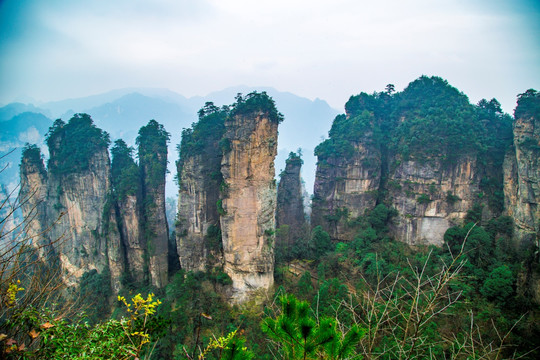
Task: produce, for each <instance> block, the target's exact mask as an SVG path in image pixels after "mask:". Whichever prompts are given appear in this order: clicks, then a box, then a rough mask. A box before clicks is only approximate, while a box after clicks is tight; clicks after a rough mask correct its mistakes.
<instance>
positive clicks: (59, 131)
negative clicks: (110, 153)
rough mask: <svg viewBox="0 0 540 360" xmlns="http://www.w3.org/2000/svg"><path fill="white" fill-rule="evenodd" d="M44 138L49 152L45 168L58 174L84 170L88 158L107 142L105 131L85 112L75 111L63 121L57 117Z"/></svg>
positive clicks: (107, 137) (87, 166)
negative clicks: (78, 112) (77, 112)
mask: <svg viewBox="0 0 540 360" xmlns="http://www.w3.org/2000/svg"><path fill="white" fill-rule="evenodd" d="M46 141H47V145H48V146H49V152H50V155H51V156H50V159H49V162H48V169H49V171H50V172H52V173H54V174H58V175H67V174H76V173H80V172H83V171H86V170H88V169H89V166H90V160H91V159H92V158H93V157H94V156H95V155H96V154H97V153H99V152H103V151H105V150H106V149H107V148H108V147H109V144H110V138H109V134H108V133H106V132H105V131H103V130H101V129H99V128H97V127H96V126H95V125H94V122H93V120H92V118H91V117H90V115H88V114H75V115H73V117H72V118H71V119H70V120H69V122H68V123H67V124H66V123H65V122H64V121H62V120H61V119H57V120H56V121H55V122H54V123H53V125H52V126H51V127H50V128H49V132H48V133H47V136H46Z"/></svg>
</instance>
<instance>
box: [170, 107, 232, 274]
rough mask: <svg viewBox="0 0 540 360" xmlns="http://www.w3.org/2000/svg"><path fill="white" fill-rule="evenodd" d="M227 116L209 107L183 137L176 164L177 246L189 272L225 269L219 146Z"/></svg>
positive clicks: (184, 266)
mask: <svg viewBox="0 0 540 360" xmlns="http://www.w3.org/2000/svg"><path fill="white" fill-rule="evenodd" d="M226 116H227V113H226V112H223V111H221V110H219V109H218V108H216V107H213V105H211V104H210V103H209V104H207V107H206V111H203V113H200V118H199V122H198V123H197V124H196V125H195V128H194V129H191V130H187V131H185V132H184V134H183V138H182V143H181V146H180V151H181V153H180V160H179V161H178V163H177V167H178V179H179V185H180V190H179V195H178V217H177V222H176V246H177V251H178V256H179V258H180V265H181V267H182V268H183V269H184V270H187V271H204V270H205V269H206V268H208V267H214V266H221V265H222V261H223V254H222V241H221V233H220V230H219V229H220V225H219V214H218V210H217V204H218V200H219V198H220V187H221V188H222V189H223V186H222V181H223V177H222V175H221V158H222V153H221V148H220V147H219V142H220V141H221V139H222V137H223V133H224V131H225V125H224V121H225V117H226ZM195 144H197V145H195ZM223 190H224V189H223Z"/></svg>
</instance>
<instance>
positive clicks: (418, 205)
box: [312, 76, 511, 245]
mask: <svg viewBox="0 0 540 360" xmlns="http://www.w3.org/2000/svg"><path fill="white" fill-rule="evenodd" d="M345 109H346V114H345V115H339V116H337V117H336V119H335V120H334V123H333V125H332V128H331V130H330V132H329V139H328V140H326V141H324V142H323V143H322V144H320V145H319V146H318V147H317V149H316V155H317V156H318V159H319V161H318V166H317V175H316V181H315V189H314V199H313V217H312V219H313V220H312V223H313V224H314V225H322V226H323V228H325V230H326V231H328V233H329V234H330V235H331V236H332V238H334V239H336V240H340V241H344V240H352V239H353V238H354V236H355V234H356V233H357V231H358V229H356V228H355V224H357V222H356V220H355V219H356V218H357V217H358V216H362V215H363V214H364V213H365V211H366V210H367V211H370V210H372V209H373V208H374V207H375V206H376V205H377V204H384V205H386V206H387V207H389V208H393V209H395V210H397V215H396V216H394V217H393V221H392V222H391V223H390V224H389V227H388V228H389V230H390V234H391V235H392V236H393V237H394V238H396V239H399V240H402V241H405V242H407V243H410V244H434V245H442V243H443V235H444V233H445V231H446V230H447V229H448V228H449V227H451V226H453V225H455V224H457V223H459V222H460V221H461V220H462V219H463V218H465V216H466V215H467V211H468V210H470V209H472V208H473V207H474V206H477V207H481V208H482V209H483V215H484V217H485V218H488V217H492V216H497V215H500V214H501V212H502V209H503V196H502V194H503V187H502V183H503V181H502V175H501V173H500V169H501V168H502V163H503V158H504V152H505V151H506V149H507V147H508V146H509V141H510V134H511V127H510V124H511V119H510V118H509V116H508V115H505V114H503V113H502V111H501V108H500V104H499V103H498V102H497V101H496V100H495V99H492V100H491V101H487V100H482V101H480V102H479V104H478V105H476V106H475V105H472V104H470V103H469V100H468V98H467V97H466V96H465V95H464V94H462V93H460V92H459V91H458V90H457V89H455V88H453V87H452V86H450V85H449V84H448V83H447V82H446V81H444V80H443V79H440V78H437V77H426V76H423V77H421V78H419V79H417V80H415V81H413V82H412V83H410V84H409V86H407V88H405V90H404V91H403V92H400V93H394V91H393V87H392V86H389V87H387V90H386V91H385V92H380V93H374V94H372V95H368V94H365V93H361V94H360V95H357V96H352V97H351V98H350V99H349V101H348V102H347V104H346V105H345Z"/></svg>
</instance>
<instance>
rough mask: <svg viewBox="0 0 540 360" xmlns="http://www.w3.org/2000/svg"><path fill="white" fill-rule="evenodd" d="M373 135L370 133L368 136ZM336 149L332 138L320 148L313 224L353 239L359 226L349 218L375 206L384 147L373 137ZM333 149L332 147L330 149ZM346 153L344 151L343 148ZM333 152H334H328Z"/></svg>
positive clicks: (340, 237)
mask: <svg viewBox="0 0 540 360" xmlns="http://www.w3.org/2000/svg"><path fill="white" fill-rule="evenodd" d="M368 137H369V135H368ZM349 145H350V147H349V148H348V149H335V145H334V144H333V143H332V140H329V141H328V142H327V143H323V144H322V147H324V150H323V148H322V147H318V148H317V149H316V155H317V156H318V159H319V160H318V163H317V172H316V174H315V187H314V189H313V208H312V214H311V219H312V220H311V223H312V224H313V226H317V225H321V226H322V227H323V228H324V229H325V230H327V232H328V234H329V235H330V236H331V237H332V238H333V239H336V240H339V241H348V240H349V241H350V240H352V239H353V238H354V235H355V232H356V230H357V229H355V228H354V227H351V226H349V225H348V220H349V219H352V218H355V217H358V216H361V215H363V214H364V211H365V210H369V209H372V208H374V207H375V205H376V201H377V196H378V190H379V186H380V182H381V156H380V150H379V149H377V148H376V147H374V146H372V145H371V144H370V141H369V139H365V141H363V140H362V139H359V141H351V143H350V144H349ZM329 148H330V149H329ZM343 150H344V151H345V153H341V151H343ZM328 151H330V153H328Z"/></svg>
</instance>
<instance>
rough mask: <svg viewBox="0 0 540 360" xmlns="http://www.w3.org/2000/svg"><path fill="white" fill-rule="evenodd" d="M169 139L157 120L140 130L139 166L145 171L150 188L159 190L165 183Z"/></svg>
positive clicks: (151, 121)
mask: <svg viewBox="0 0 540 360" xmlns="http://www.w3.org/2000/svg"><path fill="white" fill-rule="evenodd" d="M169 139H170V134H169V133H168V132H167V131H165V128H164V127H163V125H162V124H159V123H158V122H157V121H156V120H150V121H149V122H148V124H147V125H146V126H143V127H141V128H140V129H139V136H137V139H136V143H137V145H138V148H139V165H140V166H141V169H142V170H143V171H144V178H145V180H146V182H147V184H146V186H147V187H148V188H157V187H158V186H159V185H162V184H164V182H165V173H166V172H167V143H168V141H169Z"/></svg>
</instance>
